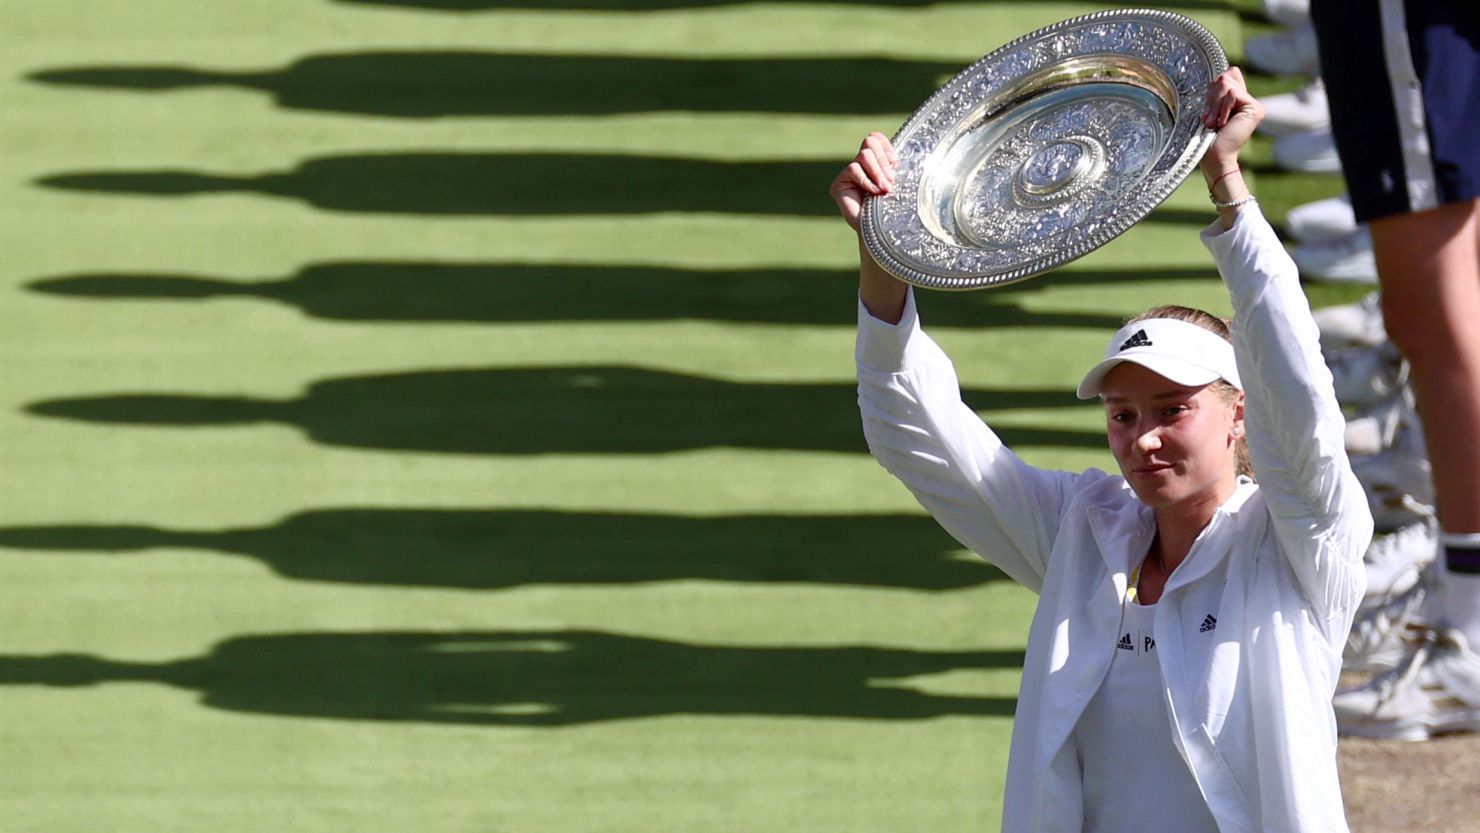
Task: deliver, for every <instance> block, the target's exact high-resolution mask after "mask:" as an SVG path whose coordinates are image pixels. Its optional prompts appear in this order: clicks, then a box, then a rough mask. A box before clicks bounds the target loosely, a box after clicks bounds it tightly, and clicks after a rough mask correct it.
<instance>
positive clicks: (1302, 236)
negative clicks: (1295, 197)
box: [1285, 194, 1357, 243]
mask: <svg viewBox="0 0 1480 833" xmlns="http://www.w3.org/2000/svg"><path fill="white" fill-rule="evenodd" d="M1356 230H1357V216H1356V214H1355V213H1354V212H1353V211H1352V200H1351V197H1348V196H1347V195H1346V194H1342V195H1341V196H1339V197H1328V198H1326V199H1324V200H1316V201H1315V202H1308V203H1306V204H1304V205H1297V206H1295V207H1294V208H1292V209H1290V213H1288V214H1286V215H1285V231H1287V232H1289V233H1290V236H1291V237H1293V238H1295V239H1296V240H1299V241H1301V242H1303V243H1311V242H1314V241H1316V240H1329V239H1330V238H1333V237H1345V236H1347V235H1348V234H1351V233H1352V232H1354V231H1356Z"/></svg>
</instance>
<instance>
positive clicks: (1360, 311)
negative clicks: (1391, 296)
mask: <svg viewBox="0 0 1480 833" xmlns="http://www.w3.org/2000/svg"><path fill="white" fill-rule="evenodd" d="M1311 317H1312V318H1314V319H1315V320H1316V327H1317V329H1319V330H1320V331H1321V349H1322V350H1324V351H1326V352H1327V353H1333V352H1336V351H1339V350H1349V349H1351V348H1353V347H1376V346H1377V345H1379V344H1381V343H1383V342H1384V341H1387V340H1388V337H1387V329H1386V328H1385V327H1383V324H1382V293H1380V292H1376V291H1374V292H1369V293H1367V295H1366V297H1364V298H1363V299H1362V300H1360V301H1355V302H1353V303H1350V304H1342V305H1340V306H1335V307H1321V308H1320V309H1318V310H1314V311H1313V312H1311Z"/></svg>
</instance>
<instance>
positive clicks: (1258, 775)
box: [857, 205, 1372, 833]
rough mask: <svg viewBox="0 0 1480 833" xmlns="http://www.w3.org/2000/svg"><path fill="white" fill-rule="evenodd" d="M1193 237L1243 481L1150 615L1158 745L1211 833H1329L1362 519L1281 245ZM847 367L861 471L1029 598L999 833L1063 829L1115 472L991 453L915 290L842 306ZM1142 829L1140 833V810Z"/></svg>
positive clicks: (1117, 537)
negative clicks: (1241, 400)
mask: <svg viewBox="0 0 1480 833" xmlns="http://www.w3.org/2000/svg"><path fill="white" fill-rule="evenodd" d="M1202 240H1203V243H1204V245H1206V246H1207V247H1208V249H1209V250H1211V251H1212V253H1213V257H1214V259H1215V260H1216V262H1217V265H1218V271H1219V272H1220V273H1221V274H1222V275H1223V278H1224V282H1225V283H1226V284H1227V285H1228V289H1229V292H1230V294H1231V296H1232V300H1233V308H1234V319H1233V320H1234V326H1233V345H1234V352H1235V355H1236V357H1237V361H1238V369H1239V375H1240V376H1241V377H1242V381H1243V383H1244V386H1245V401H1246V404H1245V432H1246V436H1247V439H1248V444H1249V451H1250V454H1251V456H1252V458H1253V464H1254V472H1255V476H1256V478H1257V480H1258V484H1257V485H1255V484H1253V483H1249V482H1247V481H1245V482H1242V483H1241V485H1240V486H1239V488H1238V490H1237V492H1236V493H1235V494H1234V495H1233V497H1232V498H1230V499H1229V500H1228V502H1227V503H1225V504H1224V505H1223V506H1221V507H1219V509H1218V510H1217V512H1216V514H1215V515H1214V517H1213V519H1212V521H1211V522H1210V523H1209V524H1208V526H1207V527H1206V528H1205V529H1204V530H1203V531H1202V534H1201V535H1200V536H1199V537H1198V539H1197V542H1196V543H1195V544H1194V545H1193V548H1192V551H1191V552H1190V553H1189V554H1188V557H1187V560H1186V561H1185V562H1184V563H1183V564H1182V565H1181V566H1180V567H1179V568H1178V569H1177V570H1176V572H1175V574H1174V575H1173V576H1172V578H1171V581H1170V582H1169V583H1168V584H1167V586H1166V589H1165V590H1164V592H1163V595H1162V597H1161V599H1160V601H1159V602H1158V604H1157V606H1156V614H1155V615H1156V624H1155V628H1156V642H1157V656H1158V658H1159V660H1160V664H1161V671H1162V677H1163V681H1164V684H1165V697H1166V704H1167V708H1168V712H1169V714H1170V715H1171V720H1172V736H1173V738H1174V739H1175V740H1176V742H1177V745H1178V750H1179V752H1180V753H1181V755H1182V757H1183V759H1184V760H1185V761H1186V762H1187V764H1188V766H1189V768H1190V769H1191V771H1192V773H1193V776H1194V777H1195V779H1196V780H1197V783H1198V785H1199V786H1200V788H1201V790H1202V792H1203V795H1204V797H1205V798H1206V800H1207V802H1208V806H1209V808H1210V809H1211V810H1212V813H1213V817H1214V818H1215V819H1216V820H1217V822H1218V828H1219V830H1220V831H1221V833H1306V832H1307V831H1309V832H1310V833H1315V831H1322V833H1326V832H1327V831H1331V832H1332V833H1335V832H1336V831H1340V832H1341V833H1344V832H1345V831H1346V830H1347V826H1346V819H1345V813H1344V812H1343V809H1342V803H1341V792H1340V786H1339V784H1338V783H1337V772H1336V725H1335V719H1334V717H1333V714H1332V710H1331V696H1332V694H1333V692H1334V691H1335V687H1336V680H1337V675H1338V673H1339V672H1340V669H1341V649H1342V645H1343V644H1344V642H1345V639H1346V636H1347V632H1348V630H1349V629H1350V628H1351V623H1352V617H1353V614H1354V612H1355V609H1356V607H1357V605H1358V603H1359V602H1360V601H1361V598H1362V594H1363V591H1364V589H1365V588H1364V584H1365V576H1364V573H1363V570H1362V553H1363V552H1364V550H1365V549H1366V547H1367V544H1368V542H1369V540H1370V539H1371V534H1372V517H1371V514H1370V512H1369V510H1368V508H1367V502H1366V499H1365V498H1364V496H1363V492H1362V487H1361V485H1360V484H1359V483H1358V482H1357V480H1356V478H1355V477H1354V476H1353V475H1352V472H1351V468H1350V466H1349V464H1348V462H1347V457H1346V453H1345V450H1344V448H1343V438H1342V435H1343V429H1344V421H1343V418H1342V415H1341V412H1340V410H1339V409H1338V407H1337V404H1336V400H1335V397H1334V395H1333V393H1332V388H1331V376H1330V373H1329V371H1328V370H1327V369H1326V366H1325V364H1324V362H1323V361H1322V359H1321V354H1320V350H1319V347H1318V346H1317V335H1318V334H1317V330H1316V327H1315V324H1314V322H1313V321H1312V320H1311V316H1310V308H1309V305H1308V303H1307V301H1306V299H1305V296H1304V294H1303V293H1302V292H1301V290H1300V286H1299V283H1298V279H1297V275H1296V270H1295V265H1294V264H1293V263H1292V262H1291V261H1290V259H1289V257H1288V256H1287V255H1286V253H1285V250H1284V247H1283V246H1281V244H1280V242H1279V240H1278V239H1277V238H1276V237H1275V235H1274V232H1273V230H1272V229H1271V228H1270V227H1269V224H1268V223H1267V222H1266V221H1265V219H1264V217H1263V215H1262V214H1260V213H1259V211H1258V209H1257V207H1255V206H1252V205H1251V206H1246V207H1245V208H1244V209H1243V210H1242V211H1241V212H1240V213H1239V214H1238V215H1237V218H1236V220H1235V222H1234V226H1233V228H1232V229H1231V230H1229V231H1226V232H1224V231H1222V230H1221V229H1220V228H1218V227H1216V225H1215V226H1210V227H1209V228H1208V229H1206V230H1204V231H1203V232H1202ZM1048 280H1052V278H1049V279H1048ZM857 360H858V380H859V385H858V390H859V406H860V409H861V411H862V414H863V423H864V433H865V435H866V437H867V439H868V443H869V447H870V449H871V450H872V451H873V453H874V456H875V457H877V458H878V460H879V461H880V463H882V464H883V465H884V467H885V468H887V469H888V470H889V471H890V472H892V473H893V474H894V475H896V476H897V477H899V478H900V479H901V480H902V481H904V483H905V484H906V485H907V486H908V487H909V488H910V490H911V491H912V492H913V493H914V495H915V496H916V498H918V499H919V501H920V503H921V504H922V505H924V507H925V508H926V509H927V510H929V512H930V513H931V515H933V516H934V517H935V518H936V520H938V521H939V522H940V523H941V525H942V526H944V527H945V528H946V529H947V530H948V531H950V532H951V534H952V535H954V536H955V537H956V538H957V540H959V541H960V542H961V543H962V544H963V545H965V546H967V547H969V548H970V549H972V550H974V551H975V552H977V553H979V554H980V555H981V556H982V557H984V558H986V559H987V560H988V561H990V562H991V563H993V564H995V565H996V566H998V567H999V568H1001V569H1002V570H1003V571H1004V572H1005V573H1007V574H1008V575H1009V576H1011V577H1012V578H1013V579H1014V580H1016V581H1018V582H1021V583H1022V584H1023V585H1025V586H1027V587H1028V588H1029V589H1031V590H1033V591H1034V592H1036V593H1038V594H1039V597H1040V598H1039V601H1038V609H1037V612H1036V614H1035V615H1034V618H1033V624H1032V627H1031V630H1030V632H1029V636H1028V650H1027V659H1026V661H1025V663H1024V665H1023V680H1022V687H1021V690H1020V691H1019V697H1018V705H1017V717H1016V723H1015V725H1014V728H1013V737H1012V749H1011V757H1010V759H1009V763H1008V772H1007V784H1006V794H1005V800H1004V810H1003V820H1002V830H1003V831H1004V833H1060V832H1061V831H1062V832H1063V833H1069V832H1070V831H1079V830H1080V829H1081V826H1082V824H1083V818H1084V811H1083V797H1082V791H1081V785H1082V777H1081V773H1080V770H1079V761H1078V755H1077V752H1076V749H1075V741H1074V733H1073V728H1074V725H1075V723H1076V722H1077V721H1078V719H1079V716H1080V714H1081V713H1082V712H1083V711H1084V708H1085V705H1086V704H1087V703H1088V702H1089V699H1090V697H1091V696H1092V695H1093V694H1094V693H1095V690H1096V689H1097V687H1098V686H1099V685H1100V681H1101V680H1102V679H1104V677H1105V674H1106V671H1107V669H1108V668H1109V666H1110V660H1111V658H1112V656H1113V655H1114V653H1115V640H1116V637H1117V635H1118V634H1119V632H1120V619H1121V615H1122V608H1121V600H1122V599H1124V598H1125V591H1126V582H1127V580H1128V575H1129V574H1130V572H1131V571H1132V570H1133V569H1134V568H1135V566H1136V565H1137V564H1138V563H1139V562H1140V560H1141V559H1142V558H1144V557H1145V555H1146V553H1147V551H1148V549H1149V547H1150V545H1151V540H1152V535H1153V533H1154V531H1155V530H1154V521H1153V518H1152V514H1151V511H1150V509H1148V508H1147V507H1146V506H1144V505H1143V504H1142V503H1141V502H1140V501H1139V500H1138V499H1137V498H1136V496H1135V494H1134V493H1132V492H1131V491H1130V489H1129V488H1128V487H1127V485H1126V484H1125V481H1124V480H1123V479H1122V478H1121V477H1119V476H1111V475H1108V474H1106V473H1104V472H1101V471H1098V470H1090V471H1086V472H1084V473H1083V474H1077V475H1076V474H1071V473H1067V472H1051V471H1044V470H1041V469H1036V468H1033V467H1031V466H1029V465H1027V464H1025V463H1024V462H1022V461H1021V460H1020V459H1019V458H1018V457H1017V456H1016V455H1014V454H1013V453H1012V452H1010V451H1009V450H1008V449H1007V448H1006V447H1005V446H1003V445H1002V442H1001V441H1000V440H999V439H998V438H997V436H996V434H994V433H993V432H992V430H991V429H990V428H988V427H987V426H986V425H985V424H984V423H983V422H982V421H981V419H980V418H979V417H978V416H977V414H976V413H975V412H973V411H972V410H971V409H970V408H968V407H967V406H965V405H964V404H963V403H962V402H961V398H960V388H959V384H958V382H957V379H956V375H955V371H954V369H953V368H952V366H951V363H950V360H949V359H948V358H947V357H946V356H945V354H944V353H943V352H941V350H940V348H939V347H937V346H936V344H935V343H934V342H933V341H931V339H930V338H929V337H928V336H926V335H925V334H924V333H923V332H922V331H921V330H920V327H919V323H918V319H917V318H916V317H915V309H914V301H913V296H911V299H910V300H909V301H908V302H907V305H906V310H905V315H904V319H903V320H901V321H900V323H899V324H898V325H893V326H891V325H889V324H885V323H883V322H881V321H878V320H877V319H875V318H873V317H871V316H870V315H869V314H868V313H867V311H866V310H865V309H863V307H862V305H860V307H859V333H858V347H857ZM1134 765H1135V764H1134V762H1133V761H1127V762H1126V766H1127V767H1128V768H1131V767H1134ZM1146 830H1147V831H1148V833H1156V826H1155V820H1154V816H1152V817H1149V818H1148V821H1147V827H1146Z"/></svg>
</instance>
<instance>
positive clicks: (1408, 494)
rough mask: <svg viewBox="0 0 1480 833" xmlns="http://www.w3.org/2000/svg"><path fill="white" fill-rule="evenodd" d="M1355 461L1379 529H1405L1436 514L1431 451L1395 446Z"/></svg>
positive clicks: (1355, 470)
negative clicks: (1430, 460) (1424, 452)
mask: <svg viewBox="0 0 1480 833" xmlns="http://www.w3.org/2000/svg"><path fill="white" fill-rule="evenodd" d="M1351 464H1352V473H1354V474H1355V475H1356V476H1357V480H1359V481H1361V483H1362V488H1363V489H1365V490H1366V492H1367V507H1368V508H1369V509H1371V510H1372V522H1373V524H1374V525H1375V526H1376V528H1377V529H1379V530H1394V529H1401V528H1402V527H1405V526H1408V525H1409V524H1412V523H1415V522H1417V521H1423V520H1428V519H1429V518H1432V517H1434V481H1433V478H1432V476H1431V473H1430V469H1429V458H1428V455H1427V454H1423V453H1421V452H1419V451H1417V450H1415V449H1410V448H1403V447H1400V446H1393V447H1392V448H1389V449H1387V450H1386V451H1384V452H1382V453H1381V454H1372V455H1368V456H1364V457H1353V458H1351Z"/></svg>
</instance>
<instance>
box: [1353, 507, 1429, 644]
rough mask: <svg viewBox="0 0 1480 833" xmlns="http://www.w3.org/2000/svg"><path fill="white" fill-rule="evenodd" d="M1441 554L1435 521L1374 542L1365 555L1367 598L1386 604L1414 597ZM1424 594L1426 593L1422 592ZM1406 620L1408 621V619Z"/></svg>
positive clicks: (1363, 558) (1422, 523)
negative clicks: (1425, 569)
mask: <svg viewBox="0 0 1480 833" xmlns="http://www.w3.org/2000/svg"><path fill="white" fill-rule="evenodd" d="M1438 555H1439V524H1438V522H1437V521H1435V520H1434V519H1433V518H1426V519H1424V520H1421V521H1418V522H1417V523H1411V524H1409V525H1407V526H1405V527H1403V528H1402V529H1399V530H1398V531H1396V532H1389V533H1387V534H1386V535H1378V536H1377V537H1375V538H1373V539H1372V544H1371V545H1370V546H1368V547H1367V552H1366V554H1364V555H1363V556H1362V567H1363V569H1364V571H1365V572H1366V573H1367V598H1368V599H1379V600H1382V601H1384V602H1387V601H1390V600H1393V599H1396V598H1398V597H1401V596H1407V595H1410V591H1412V590H1413V589H1414V588H1415V587H1418V586H1419V585H1420V584H1423V583H1424V582H1422V581H1420V579H1422V578H1423V577H1424V568H1425V567H1427V566H1428V565H1429V564H1432V563H1433V562H1434V559H1435V558H1437V557H1438ZM1419 593H1420V595H1424V591H1423V590H1420V591H1419ZM1405 621H1408V620H1406V619H1405Z"/></svg>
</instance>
